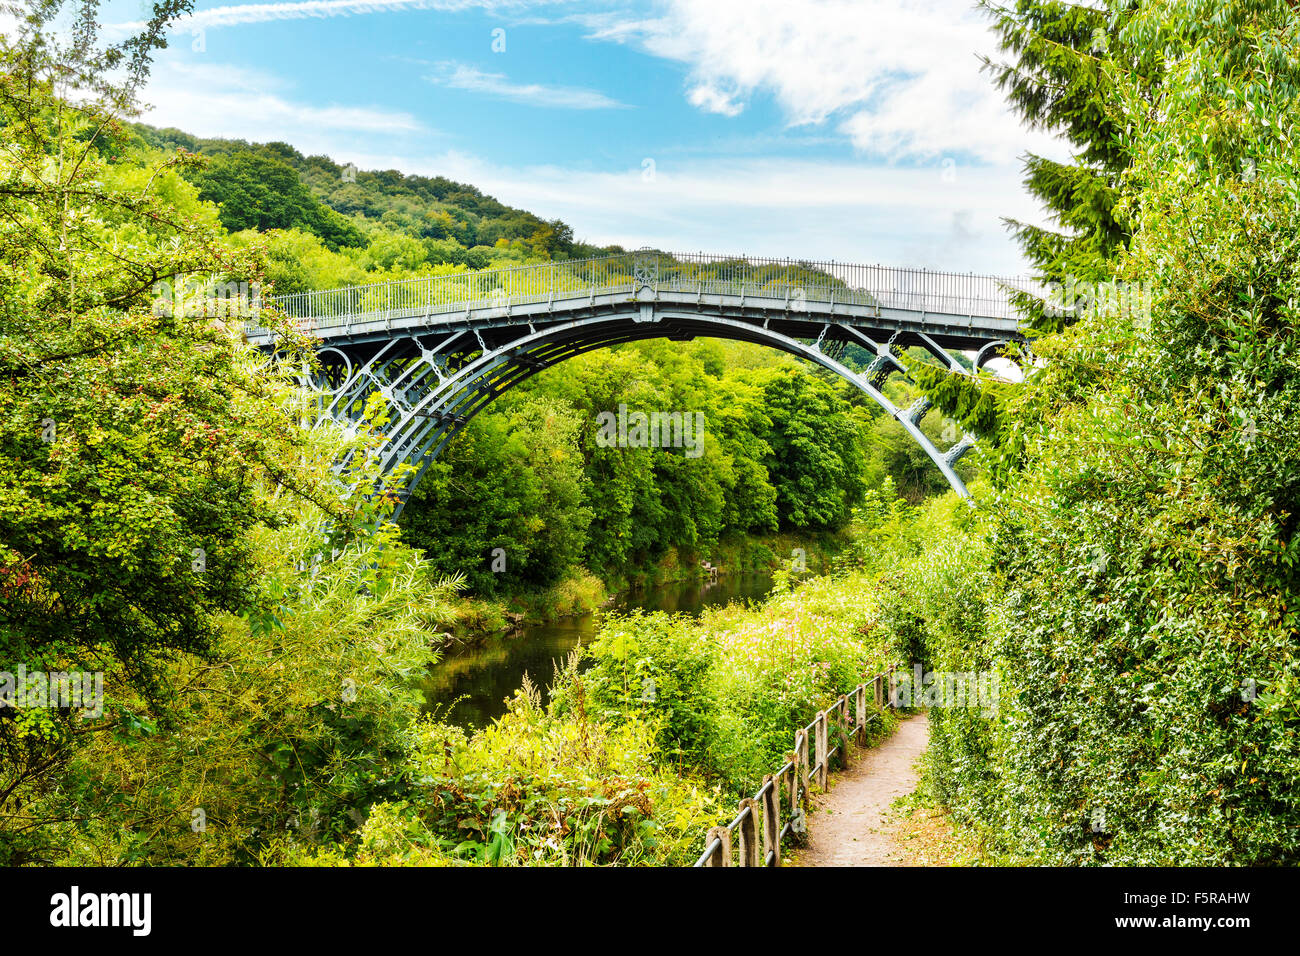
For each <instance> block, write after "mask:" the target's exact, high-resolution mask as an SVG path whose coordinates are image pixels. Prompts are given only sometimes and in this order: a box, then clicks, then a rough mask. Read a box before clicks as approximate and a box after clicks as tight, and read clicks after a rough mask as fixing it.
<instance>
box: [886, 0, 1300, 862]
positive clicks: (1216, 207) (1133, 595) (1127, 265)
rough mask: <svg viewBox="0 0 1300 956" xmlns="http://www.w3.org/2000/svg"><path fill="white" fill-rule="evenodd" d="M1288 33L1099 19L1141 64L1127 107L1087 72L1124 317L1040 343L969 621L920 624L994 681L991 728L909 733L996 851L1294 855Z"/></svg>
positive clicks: (1165, 19) (1050, 856)
mask: <svg viewBox="0 0 1300 956" xmlns="http://www.w3.org/2000/svg"><path fill="white" fill-rule="evenodd" d="M1298 30H1300V25H1298V24H1297V21H1296V18H1295V16H1294V11H1293V10H1292V9H1290V7H1289V6H1288V5H1287V4H1285V3H1282V2H1262V3H1261V2H1237V3H1228V4H1222V3H1216V4H1213V5H1211V4H1209V3H1204V2H1200V0H1183V2H1177V3H1170V4H1164V5H1159V6H1154V5H1153V6H1152V7H1150V8H1143V9H1142V10H1140V11H1138V12H1136V13H1134V14H1133V15H1132V16H1131V18H1130V19H1128V20H1126V21H1125V25H1124V27H1123V31H1122V36H1121V37H1120V39H1121V40H1122V42H1123V43H1125V44H1127V45H1129V46H1131V47H1132V48H1134V49H1140V50H1147V51H1160V53H1161V56H1162V58H1163V60H1164V63H1165V67H1164V75H1163V78H1162V82H1161V86H1160V89H1159V91H1158V95H1156V97H1155V100H1154V102H1153V101H1152V99H1151V97H1152V93H1151V90H1150V89H1149V87H1148V85H1147V84H1146V82H1145V81H1144V79H1143V78H1142V77H1141V76H1140V75H1130V74H1126V73H1122V72H1118V71H1117V72H1116V73H1115V74H1114V80H1115V89H1116V94H1115V101H1116V108H1120V109H1122V110H1123V111H1124V117H1125V120H1126V124H1125V129H1126V131H1127V132H1126V136H1125V141H1124V147H1125V149H1127V150H1128V151H1129V153H1130V155H1131V156H1132V163H1131V168H1130V169H1129V170H1128V172H1127V174H1126V176H1125V179H1124V181H1123V183H1122V186H1121V192H1122V200H1121V201H1122V206H1123V214H1124V215H1126V216H1129V217H1130V218H1131V221H1132V222H1133V224H1134V231H1133V236H1132V240H1131V243H1130V244H1129V248H1128V249H1127V250H1125V251H1124V252H1122V253H1121V254H1120V255H1119V256H1118V257H1117V258H1116V259H1115V261H1114V266H1115V271H1116V273H1117V274H1118V275H1119V276H1120V277H1121V278H1122V279H1124V280H1126V281H1129V282H1137V281H1145V282H1150V283H1151V284H1152V286H1153V287H1154V290H1155V293H1154V296H1153V301H1152V305H1151V310H1150V314H1149V316H1148V315H1145V314H1138V315H1130V314H1116V313H1105V314H1096V315H1092V316H1088V317H1086V318H1084V319H1083V320H1081V321H1080V322H1079V323H1078V324H1076V325H1075V326H1073V327H1071V328H1070V329H1067V330H1065V331H1064V332H1063V333H1062V334H1060V335H1059V336H1054V337H1050V338H1045V339H1041V340H1039V342H1038V343H1037V346H1036V348H1037V351H1039V353H1040V354H1041V355H1042V356H1043V357H1044V359H1045V362H1046V364H1045V366H1044V368H1043V370H1042V372H1041V373H1040V374H1039V375H1036V376H1034V377H1033V378H1032V379H1031V380H1030V382H1029V383H1028V385H1027V387H1026V388H1025V390H1024V393H1023V394H1022V395H1021V396H1018V397H1017V398H1016V400H1015V402H1016V404H1017V406H1020V407H1023V409H1024V411H1025V413H1026V414H1025V418H1027V419H1028V420H1029V422H1030V423H1031V426H1030V427H1027V428H1025V429H1024V431H1023V433H1022V434H1023V441H1024V448H1025V456H1024V467H1023V468H1022V469H1020V470H1019V471H1018V472H1015V473H1013V474H1011V475H1010V476H1009V477H1008V480H1007V483H1006V486H1005V487H1004V489H1003V490H1002V491H1001V493H1000V494H999V495H998V496H997V498H996V500H995V501H994V502H992V503H991V507H990V511H991V514H990V525H989V527H988V529H987V533H988V539H987V540H988V543H989V547H990V548H991V551H990V553H989V560H988V568H989V569H990V570H991V572H992V573H993V574H994V575H995V578H994V580H993V581H992V582H991V590H990V592H989V594H988V597H987V598H986V600H987V603H988V612H987V614H986V616H985V621H984V624H983V626H979V624H978V622H964V623H962V625H961V629H957V628H955V627H953V626H951V625H946V624H943V623H942V621H936V622H933V623H931V622H929V621H927V624H926V644H927V648H928V650H929V653H930V654H931V656H932V658H933V659H934V660H936V661H940V662H943V663H945V664H946V665H949V666H952V667H953V668H957V667H960V666H962V665H964V664H966V663H967V662H970V661H978V662H984V661H988V662H990V663H991V665H992V666H994V667H996V668H997V669H998V672H999V673H1000V675H1001V679H1002V693H1001V708H1000V710H999V714H998V717H997V719H996V721H991V722H984V723H983V724H979V723H978V722H975V721H965V722H962V721H958V720H954V718H952V717H951V716H950V715H947V714H945V715H943V716H942V717H941V719H940V720H939V721H937V722H936V723H935V737H934V740H935V743H934V747H935V752H936V754H937V755H938V759H939V760H940V761H941V762H942V766H943V768H944V769H943V774H942V775H941V777H946V778H947V780H948V781H949V784H948V792H947V799H948V800H949V801H950V802H951V804H952V806H953V807H954V809H955V810H956V812H958V813H959V814H960V815H961V816H963V817H964V818H966V819H967V820H969V821H972V822H978V823H979V824H980V825H981V826H982V827H984V828H985V829H986V830H987V831H989V833H990V836H991V837H992V838H993V839H994V840H996V841H997V842H999V843H1000V844H1001V845H1002V846H1003V847H1004V848H1005V849H1006V850H1008V851H1010V852H1011V853H1013V854H1015V855H1017V856H1020V857H1022V858H1029V859H1033V860H1035V861H1038V862H1046V863H1058V864H1060V863H1104V864H1120V865H1133V864H1143V865H1145V864H1166V865H1170V864H1172V865H1225V864H1236V865H1270V864H1271V865H1277V864H1288V863H1295V862H1296V861H1297V859H1300V844H1298V843H1297V839H1296V834H1297V832H1300V806H1297V802H1296V799H1295V794H1296V793H1297V780H1298V779H1300V753H1298V752H1297V749H1296V740H1297V739H1300V738H1298V737H1297V729H1298V723H1297V722H1298V721H1300V712H1298V710H1297V703H1296V688H1297V684H1296V680H1295V675H1296V673H1297V656H1296V655H1297V647H1298V646H1300V629H1298V627H1297V617H1296V607H1297V600H1296V592H1297V585H1298V584H1300V581H1298V579H1297V571H1296V567H1297V560H1296V559H1297V555H1296V535H1295V532H1296V522H1297V519H1296V509H1295V503H1296V501H1298V500H1300V458H1298V457H1297V455H1298V454H1300V453H1298V452H1297V449H1298V448H1300V441H1298V439H1300V434H1297V432H1296V428H1297V426H1296V422H1297V421H1298V420H1300V417H1298V416H1297V411H1300V366H1298V365H1297V361H1296V348H1295V341H1296V335H1297V321H1296V318H1297V316H1296V303H1297V302H1298V301H1300V287H1298V285H1297V282H1298V280H1300V255H1298V252H1300V250H1298V247H1297V240H1296V236H1297V235H1298V234H1300V229H1298V228H1297V227H1298V226H1300V223H1297V220H1296V217H1297V210H1298V209H1300V194H1298V193H1297V185H1296V181H1295V177H1294V175H1293V170H1294V169H1295V167H1296V165H1297V162H1298V161H1300V154H1298V153H1297V146H1296V143H1295V141H1294V139H1293V138H1292V133H1291V118H1292V117H1293V116H1294V115H1295V111H1296V105H1297V96H1298V95H1300V60H1298V59H1297V56H1296V51H1297V49H1300V44H1298V43H1297V41H1298V40H1300V34H1298V32H1297V31H1298ZM1016 410H1017V411H1019V408H1017V409H1016ZM1019 417H1020V416H1019V415H1017V418H1019ZM936 547H937V545H936ZM938 558H939V555H938V554H936V556H935V557H934V558H933V559H930V564H931V565H934V564H935V562H937V561H938ZM957 570H960V568H958V569H957ZM923 571H924V569H921V570H918V572H917V574H921V573H923ZM924 573H929V572H924ZM983 574H984V572H981V571H979V570H978V569H975V568H969V569H967V570H966V571H963V572H962V573H961V574H959V575H958V579H957V580H959V581H960V579H961V578H962V577H963V576H965V580H966V582H967V583H966V584H965V585H962V589H965V588H970V589H973V590H972V593H975V594H978V593H979V592H980V588H981V584H980V579H981V577H982V576H983ZM911 580H912V578H909V581H911ZM909 586H910V585H909ZM913 593H914V592H913ZM931 611H933V609H931ZM925 614H926V611H925V610H924V609H922V615H923V616H925Z"/></svg>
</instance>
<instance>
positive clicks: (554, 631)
mask: <svg viewBox="0 0 1300 956" xmlns="http://www.w3.org/2000/svg"><path fill="white" fill-rule="evenodd" d="M771 589H772V575H771V574H770V573H755V574H729V575H724V576H722V577H719V578H718V579H717V580H716V581H683V582H679V583H672V584H664V585H660V586H659V587H657V588H649V589H646V590H643V591H639V592H631V593H627V594H623V595H620V596H619V597H618V598H617V599H616V600H615V601H614V603H613V605H611V606H612V607H614V608H617V609H621V610H628V609H632V608H643V609H645V610H647V611H670V612H674V613H685V614H691V615H698V614H699V613H700V611H701V610H703V609H704V608H708V607H717V606H719V605H723V604H727V603H729V602H731V601H739V602H742V603H749V602H752V601H758V600H761V599H762V598H764V597H766V596H767V593H768V592H769V591H770V590H771ZM596 618H597V615H596V614H583V615H580V616H578V617H570V618H565V619H564V620H561V621H553V622H551V623H550V624H529V625H525V626H523V627H520V628H518V629H517V630H515V631H512V632H510V633H509V634H498V635H493V636H492V637H489V638H487V639H486V640H483V641H480V642H477V643H474V644H472V645H464V646H459V647H458V646H456V645H452V646H451V647H449V648H448V649H447V650H446V652H445V654H444V656H443V659H442V660H441V661H440V662H439V663H437V664H435V665H434V666H433V667H431V668H430V669H429V676H428V677H427V678H426V679H425V680H424V682H423V688H424V695H425V699H426V701H427V707H426V709H428V710H431V711H433V712H435V713H437V714H438V715H439V717H440V719H443V720H446V721H448V722H449V723H454V724H460V725H461V726H465V727H484V726H486V725H487V724H488V723H490V722H491V721H492V720H494V719H495V718H497V717H500V716H501V715H502V714H503V713H505V709H506V708H505V701H506V699H507V698H509V697H512V696H514V693H515V691H516V690H518V689H519V688H520V686H521V685H522V683H523V677H524V674H525V673H527V674H528V676H529V677H530V678H531V679H532V680H533V681H534V683H536V684H537V685H538V686H540V687H541V688H542V692H543V695H545V692H546V686H547V685H548V684H549V683H550V682H551V679H552V677H553V676H554V673H555V662H556V661H560V660H562V659H563V658H564V657H565V655H567V654H568V653H569V652H570V651H571V650H573V648H574V647H575V646H577V644H578V642H579V641H582V642H583V643H588V642H590V641H591V639H592V637H593V636H595V633H596ZM457 698H462V699H460V700H457ZM452 701H456V703H454V704H452V706H451V709H450V711H447V705H448V704H449V703H451V702H452Z"/></svg>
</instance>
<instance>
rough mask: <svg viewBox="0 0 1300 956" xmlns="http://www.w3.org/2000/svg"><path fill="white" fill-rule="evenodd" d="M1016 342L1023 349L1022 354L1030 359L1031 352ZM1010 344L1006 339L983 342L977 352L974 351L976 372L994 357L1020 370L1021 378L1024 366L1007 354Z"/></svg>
mask: <svg viewBox="0 0 1300 956" xmlns="http://www.w3.org/2000/svg"><path fill="white" fill-rule="evenodd" d="M1017 344H1018V345H1019V346H1020V347H1021V349H1022V350H1023V353H1024V355H1025V356H1026V357H1028V358H1029V359H1030V360H1031V361H1032V359H1033V355H1032V353H1030V352H1029V350H1028V348H1027V347H1026V346H1025V344H1024V343H1023V342H1021V343H1017ZM1010 346H1011V342H1009V341H1008V340H1007V339H998V340H997V341H996V342H988V343H987V344H985V345H984V346H983V347H982V348H981V349H980V350H979V351H978V352H976V353H975V371H977V372H978V371H979V370H980V369H982V368H983V367H984V366H985V365H987V364H988V363H989V362H991V361H993V360H994V359H1002V361H1004V362H1006V363H1008V364H1009V365H1012V366H1014V367H1015V368H1016V370H1017V371H1018V372H1020V377H1021V378H1022V379H1023V378H1024V375H1025V369H1024V366H1023V365H1022V364H1021V363H1020V362H1019V361H1017V360H1016V359H1014V358H1011V357H1010V356H1008V355H1007V350H1008V348H1009V347H1010Z"/></svg>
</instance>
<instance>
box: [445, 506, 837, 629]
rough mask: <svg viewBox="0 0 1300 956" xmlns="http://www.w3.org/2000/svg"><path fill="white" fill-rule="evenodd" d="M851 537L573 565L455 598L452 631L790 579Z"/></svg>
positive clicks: (768, 538) (826, 564)
mask: <svg viewBox="0 0 1300 956" xmlns="http://www.w3.org/2000/svg"><path fill="white" fill-rule="evenodd" d="M849 540H850V537H849V535H848V534H847V532H827V533H823V534H816V535H809V534H798V533H789V532H779V533H775V534H767V535H740V536H736V537H730V538H725V539H723V540H721V541H719V542H718V543H717V544H716V545H714V546H713V547H712V548H708V549H701V550H691V549H680V550H679V549H677V548H671V549H669V550H668V551H667V552H666V553H665V554H664V555H663V556H662V557H661V558H659V560H657V561H655V562H653V563H652V564H649V565H646V566H643V567H640V568H637V569H634V570H633V571H631V572H628V573H612V572H611V573H607V574H604V575H597V574H594V573H592V572H591V571H589V570H587V569H586V568H577V569H575V570H574V571H572V572H571V573H570V574H569V575H567V576H566V577H564V578H563V579H562V580H561V581H559V582H558V583H557V584H555V585H553V586H551V587H549V588H543V589H540V590H528V591H518V592H515V593H507V594H504V595H501V596H498V597H492V598H483V597H475V596H472V595H471V596H461V597H458V598H456V599H454V600H453V602H452V621H451V631H452V633H453V634H454V635H455V637H456V640H457V641H459V642H462V643H469V642H476V641H482V640H484V639H486V638H488V637H491V636H493V635H499V634H502V633H505V632H508V631H510V630H512V629H515V628H518V627H521V626H525V625H539V624H552V623H555V622H557V621H562V620H565V619H567V618H573V617H578V616H580V615H583V614H589V613H591V612H593V611H596V610H598V609H600V608H602V607H608V606H610V605H612V604H613V603H614V602H615V601H617V600H619V599H621V598H627V597H629V596H632V595H636V594H638V593H641V592H644V591H649V590H652V589H654V588H657V587H663V586H664V585H668V584H679V583H683V582H688V581H701V580H707V579H709V578H710V577H712V576H713V575H715V574H716V575H718V576H726V575H736V574H757V573H772V572H775V571H777V570H780V569H785V570H787V571H793V572H794V573H795V575H796V576H800V575H802V574H805V573H806V574H810V575H815V574H825V573H826V572H827V571H828V570H829V569H830V566H831V560H832V558H834V556H835V555H836V554H838V553H839V552H840V551H842V550H843V549H844V548H845V547H846V546H847V544H848V543H849ZM706 565H707V567H706ZM710 569H712V570H710Z"/></svg>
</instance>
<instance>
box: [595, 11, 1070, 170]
mask: <svg viewBox="0 0 1300 956" xmlns="http://www.w3.org/2000/svg"><path fill="white" fill-rule="evenodd" d="M660 9H661V15H660V16H656V17H650V18H641V19H630V18H626V17H622V18H620V17H617V16H614V17H611V16H610V15H608V14H598V15H592V16H590V17H588V18H587V21H586V22H587V23H588V25H589V28H590V30H591V33H590V36H591V37H592V38H593V39H597V40H610V41H615V42H620V43H628V44H632V45H635V46H637V47H639V48H640V49H642V50H644V51H645V52H647V53H650V54H652V55H655V56H659V57H664V58H667V59H671V60H675V61H678V62H680V63H683V64H685V65H686V66H687V68H688V74H689V75H688V81H687V97H688V99H689V101H690V102H691V103H692V104H693V105H695V106H697V107H699V108H700V109H704V110H708V111H710V112H715V113H722V114H724V115H736V114H737V113H739V112H740V111H741V109H743V103H744V101H745V100H747V99H749V98H751V97H752V95H753V94H755V93H757V92H765V93H768V94H770V95H771V96H772V97H773V98H774V99H775V101H776V102H777V104H779V106H780V107H781V109H782V111H783V112H784V114H785V116H786V118H787V121H788V122H789V123H790V124H791V125H796V126H798V125H805V124H821V123H827V122H835V123H836V125H837V128H838V129H839V130H840V131H841V132H842V133H843V134H844V135H846V136H847V137H848V138H849V139H850V140H851V141H852V143H853V145H854V146H855V147H857V148H858V149H859V150H862V151H864V152H868V153H872V154H875V155H882V156H887V157H890V158H893V159H899V158H916V157H922V158H924V157H932V156H936V155H939V154H943V153H952V154H965V155H970V156H974V157H977V158H978V159H980V160H982V161H986V162H1008V161H1010V160H1012V159H1014V158H1015V157H1016V156H1017V155H1018V154H1019V153H1021V152H1022V151H1023V150H1024V149H1025V148H1026V147H1027V146H1030V145H1032V146H1033V148H1035V149H1044V150H1050V149H1051V140H1050V139H1049V138H1048V137H1045V136H1041V135H1040V136H1036V137H1035V136H1032V135H1031V134H1030V133H1028V132H1027V131H1026V130H1025V129H1024V128H1023V127H1022V126H1021V124H1020V122H1019V121H1018V120H1017V118H1016V117H1015V116H1013V115H1012V114H1011V113H1010V111H1009V110H1008V109H1007V107H1006V104H1005V101H1004V99H1003V96H1002V94H1001V93H1000V92H998V91H997V90H996V89H995V88H994V87H993V85H992V83H991V82H990V80H989V78H988V77H987V76H985V75H983V74H982V73H981V72H980V61H979V59H978V54H981V53H986V54H992V53H993V52H994V51H995V37H994V36H993V35H992V34H991V32H990V31H989V29H988V20H987V18H986V17H985V16H984V14H982V13H980V12H979V11H976V10H973V9H972V5H971V2H970V0H663V2H662V3H661V7H660Z"/></svg>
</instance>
